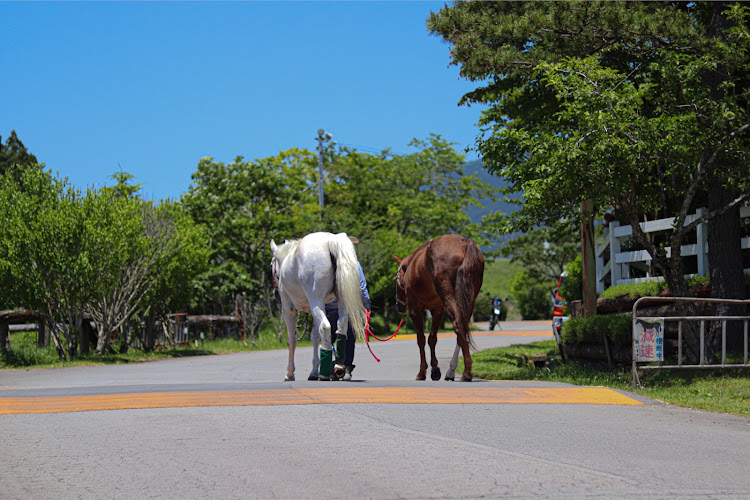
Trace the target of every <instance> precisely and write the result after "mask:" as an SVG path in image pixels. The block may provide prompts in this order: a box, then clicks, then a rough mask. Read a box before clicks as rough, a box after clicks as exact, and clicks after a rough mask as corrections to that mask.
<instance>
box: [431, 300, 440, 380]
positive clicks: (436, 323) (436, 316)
mask: <svg viewBox="0 0 750 500" xmlns="http://www.w3.org/2000/svg"><path fill="white" fill-rule="evenodd" d="M442 323H443V311H433V312H432V324H431V325H430V338H429V339H428V340H427V341H428V343H429V344H430V366H431V367H432V370H431V371H430V378H431V379H432V380H440V367H439V366H438V359H437V355H436V354H435V346H436V345H437V332H438V329H440V325H441V324H442Z"/></svg>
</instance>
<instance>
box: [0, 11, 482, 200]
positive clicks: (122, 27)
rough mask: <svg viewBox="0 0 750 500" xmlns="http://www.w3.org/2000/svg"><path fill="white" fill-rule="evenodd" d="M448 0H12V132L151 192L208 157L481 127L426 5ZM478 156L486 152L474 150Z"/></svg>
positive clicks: (174, 193)
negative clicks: (325, 139)
mask: <svg viewBox="0 0 750 500" xmlns="http://www.w3.org/2000/svg"><path fill="white" fill-rule="evenodd" d="M443 5H444V3H443V2H431V1H430V2H427V1H425V2H408V1H403V2H396V1H393V2H391V1H388V2H386V1H379V2H364V1H352V2H345V1H338V2H293V1H263V2H4V1H0V47H2V55H1V56H0V61H1V62H2V65H1V66H0V67H2V73H3V74H2V76H1V77H0V135H2V138H3V139H2V140H3V142H4V141H5V139H6V138H7V137H8V135H9V134H10V131H11V130H16V132H17V133H18V136H19V138H20V139H21V141H23V143H24V145H25V146H26V147H27V148H28V149H29V151H30V152H31V153H33V154H34V155H36V157H37V158H38V159H39V161H43V162H45V163H46V165H47V167H49V168H51V169H52V170H53V171H54V172H57V173H58V174H59V175H60V176H61V177H65V176H67V177H69V178H70V181H71V182H72V183H73V184H74V185H76V186H77V187H80V188H85V187H86V186H90V185H94V186H97V187H98V186H102V185H104V184H112V183H113V181H112V180H111V179H109V178H108V177H109V176H110V175H111V174H113V173H115V172H117V171H119V170H120V169H122V170H124V171H126V172H129V173H131V174H133V175H135V181H134V182H141V183H143V184H144V186H143V192H144V194H145V195H146V197H147V198H149V199H162V198H166V197H171V198H177V197H179V196H180V194H182V193H184V192H186V191H187V189H188V186H189V185H190V183H191V179H190V174H191V173H193V172H194V171H195V168H196V166H197V164H198V160H199V159H200V158H201V157H204V156H212V157H213V158H214V159H215V160H217V161H221V162H229V161H232V160H233V159H234V158H235V157H236V156H244V157H245V158H246V159H250V160H252V159H255V158H263V157H267V156H272V155H276V154H278V153H279V152H280V151H283V150H286V149H289V148H292V147H299V148H307V149H310V150H312V151H314V150H315V148H316V146H317V141H316V135H317V130H318V129H319V128H323V129H325V130H326V131H328V132H330V133H331V134H333V137H334V140H335V141H337V142H338V143H339V144H346V145H351V146H355V147H358V148H359V149H361V150H365V151H371V150H376V151H379V150H380V149H383V148H386V147H390V148H391V149H392V150H393V151H394V152H397V153H408V152H411V151H412V150H411V149H410V148H408V147H407V144H408V143H409V141H410V140H411V139H412V138H420V139H425V138H427V137H428V136H429V134H430V133H436V134H440V135H442V136H443V137H444V138H445V139H447V140H449V141H451V142H455V143H456V148H457V149H459V150H461V151H462V150H463V149H464V148H466V147H467V146H471V145H472V144H473V143H474V139H475V137H476V135H477V133H478V129H477V127H476V122H477V120H478V118H479V114H480V109H479V108H478V107H476V106H473V107H466V106H460V107H459V106H458V105H457V103H458V100H459V99H460V98H461V96H462V95H463V94H464V93H466V92H468V91H469V90H472V89H473V88H474V87H475V86H476V85H475V84H473V83H471V82H468V81H466V80H464V79H461V78H460V77H459V74H458V68H457V67H455V66H451V67H449V66H448V64H449V62H450V60H449V46H448V45H447V44H445V43H443V42H442V40H441V39H439V38H437V37H435V36H431V35H430V34H429V33H428V32H427V29H426V25H425V19H426V18H427V16H428V15H429V12H430V10H439V9H440V8H442V7H443ZM467 159H468V160H472V159H476V155H475V154H474V153H470V154H469V155H468V157H467Z"/></svg>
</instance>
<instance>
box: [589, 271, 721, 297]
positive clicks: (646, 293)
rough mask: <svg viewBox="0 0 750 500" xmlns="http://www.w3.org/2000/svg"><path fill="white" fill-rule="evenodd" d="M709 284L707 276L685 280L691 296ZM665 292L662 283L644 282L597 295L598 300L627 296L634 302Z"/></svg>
mask: <svg viewBox="0 0 750 500" xmlns="http://www.w3.org/2000/svg"><path fill="white" fill-rule="evenodd" d="M710 283H711V280H710V278H709V277H708V276H693V277H691V278H688V280H687V286H688V289H689V290H690V292H691V295H695V294H697V293H699V292H700V291H702V290H705V289H706V287H708V286H709V285H710ZM665 290H667V284H666V283H665V282H664V281H646V282H643V283H632V284H628V285H615V286H611V287H609V288H607V289H606V290H604V291H603V292H602V293H601V295H599V298H602V299H610V300H612V299H616V298H619V297H626V296H627V297H630V298H631V299H633V300H635V299H637V298H639V297H654V296H656V295H659V294H660V293H662V292H664V291H665Z"/></svg>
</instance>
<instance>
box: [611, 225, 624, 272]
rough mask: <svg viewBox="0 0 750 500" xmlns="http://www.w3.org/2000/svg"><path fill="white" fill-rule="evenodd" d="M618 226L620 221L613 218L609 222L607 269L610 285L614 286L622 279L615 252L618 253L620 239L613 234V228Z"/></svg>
mask: <svg viewBox="0 0 750 500" xmlns="http://www.w3.org/2000/svg"><path fill="white" fill-rule="evenodd" d="M618 227H620V221H616V220H613V221H611V222H610V223H609V269H610V271H609V272H610V278H611V280H610V285H609V286H615V285H616V284H617V282H618V281H620V280H621V279H622V269H621V267H620V266H621V264H618V263H617V260H616V259H617V254H618V253H620V239H619V238H618V237H617V236H615V230H616V229H617V228H618Z"/></svg>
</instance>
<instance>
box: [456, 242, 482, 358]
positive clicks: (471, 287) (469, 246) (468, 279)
mask: <svg viewBox="0 0 750 500" xmlns="http://www.w3.org/2000/svg"><path fill="white" fill-rule="evenodd" d="M483 278H484V256H483V255H482V251H481V250H480V249H479V247H478V246H477V244H476V243H474V240H472V239H469V238H464V261H463V262H462V263H461V266H460V267H459V268H458V272H457V276H456V293H457V295H458V303H459V307H460V310H461V312H462V314H464V315H466V317H465V318H463V319H464V321H465V322H466V325H467V326H468V324H469V321H470V320H471V315H472V313H473V312H474V301H475V300H476V298H477V295H478V294H479V289H480V288H482V280H483ZM466 341H467V342H468V343H469V345H470V346H471V347H472V348H474V347H475V345H474V339H473V337H472V336H471V328H466Z"/></svg>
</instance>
